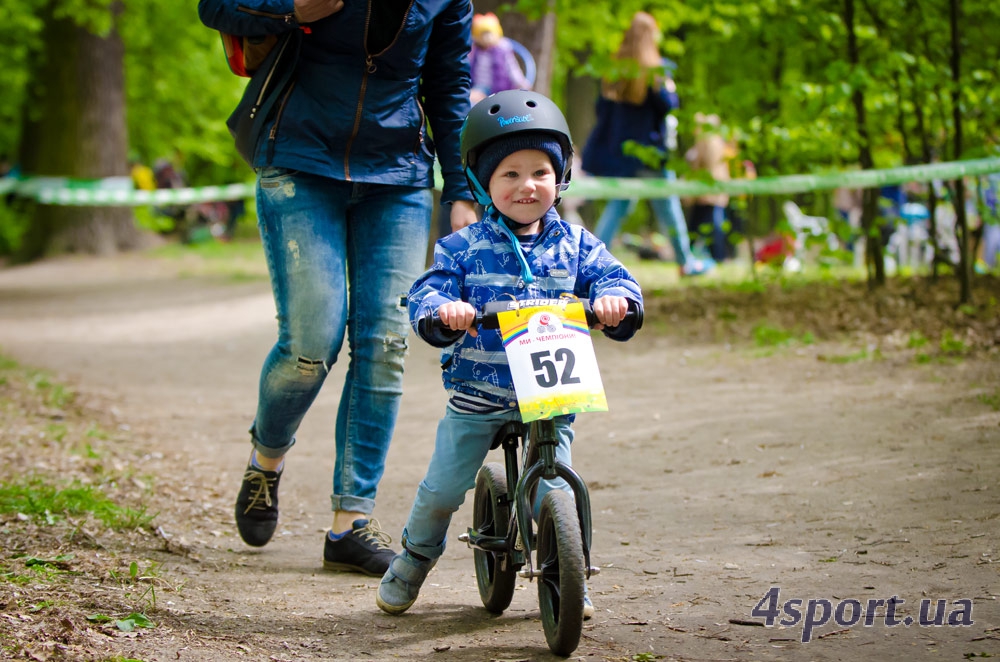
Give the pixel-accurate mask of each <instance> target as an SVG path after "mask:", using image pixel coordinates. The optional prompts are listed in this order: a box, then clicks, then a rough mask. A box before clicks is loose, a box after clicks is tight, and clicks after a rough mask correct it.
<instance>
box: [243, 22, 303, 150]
mask: <svg viewBox="0 0 1000 662" xmlns="http://www.w3.org/2000/svg"><path fill="white" fill-rule="evenodd" d="M301 46H302V31H301V30H289V31H288V32H286V33H284V34H282V35H280V36H278V37H276V40H275V44H274V46H273V47H272V48H271V50H270V51H269V52H268V53H267V56H266V57H265V58H264V60H263V61H262V62H261V63H260V65H259V67H258V68H257V69H256V71H255V72H254V73H253V75H252V76H251V77H250V81H249V82H248V83H247V86H246V89H245V90H244V91H243V97H242V98H241V99H240V102H239V104H238V105H237V106H236V109H235V110H234V111H233V113H232V115H230V116H229V119H228V120H226V125H227V126H228V127H229V132H230V133H231V134H232V135H233V138H235V140H236V149H237V151H238V152H239V153H240V156H242V157H243V160H245V161H246V162H247V163H248V164H249V165H250V166H251V167H253V163H254V156H255V154H256V151H257V142H258V139H259V138H260V134H261V131H262V130H263V128H264V124H265V123H266V122H267V120H268V119H270V116H271V113H272V112H273V111H274V106H275V104H276V103H277V102H278V99H280V98H281V95H282V94H283V93H284V91H285V90H286V89H288V86H289V85H290V84H291V83H292V80H293V78H294V76H295V69H296V65H297V63H298V60H299V51H300V49H301Z"/></svg>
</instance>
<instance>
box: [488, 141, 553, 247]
mask: <svg viewBox="0 0 1000 662" xmlns="http://www.w3.org/2000/svg"><path fill="white" fill-rule="evenodd" d="M489 192H490V197H491V198H493V205H494V206H495V207H496V208H497V210H499V211H500V213H502V214H504V215H505V216H508V217H510V218H512V219H514V220H515V221H517V222H518V223H522V224H527V223H531V225H529V226H527V227H523V228H521V229H518V230H517V233H518V234H533V233H537V232H538V231H539V230H540V229H541V228H540V225H541V224H540V223H536V222H537V221H539V219H541V217H542V216H544V215H545V212H547V211H548V210H549V209H550V208H551V207H552V205H554V204H555V201H556V171H555V169H554V168H553V167H552V161H551V160H549V157H548V155H547V154H546V153H545V152H540V151H538V150H537V149H522V150H519V151H517V152H514V153H513V154H511V155H509V156H508V157H507V158H505V159H504V160H503V161H501V162H500V165H498V166H497V169H496V170H494V171H493V175H492V176H491V177H490V183H489Z"/></svg>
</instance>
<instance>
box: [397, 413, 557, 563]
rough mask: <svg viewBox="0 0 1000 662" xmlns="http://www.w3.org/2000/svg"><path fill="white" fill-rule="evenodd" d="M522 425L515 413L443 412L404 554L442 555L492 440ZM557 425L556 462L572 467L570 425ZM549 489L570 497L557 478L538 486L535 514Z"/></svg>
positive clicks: (406, 530)
mask: <svg viewBox="0 0 1000 662" xmlns="http://www.w3.org/2000/svg"><path fill="white" fill-rule="evenodd" d="M520 420H521V414H520V412H518V411H516V410H514V411H506V412H498V413H495V414H460V413H458V412H456V411H452V410H451V409H448V410H447V412H446V413H445V415H444V418H442V419H441V422H440V423H438V429H437V439H436V440H435V442H434V454H433V455H432V456H431V461H430V465H428V467H427V475H426V476H424V479H423V480H422V481H420V485H419V487H417V496H416V499H414V501H413V508H412V509H411V510H410V517H409V519H408V520H407V522H406V527H405V528H404V529H403V545H404V546H405V547H406V549H408V550H410V551H411V552H416V553H417V554H420V555H421V556H425V557H427V558H428V559H436V558H438V557H439V556H441V554H443V553H444V548H445V543H446V542H447V541H446V538H447V534H448V526H449V525H450V524H451V517H452V515H454V514H455V511H457V510H458V508H459V506H461V505H462V503H463V502H464V501H465V495H466V493H467V492H468V491H469V490H471V489H473V488H474V487H475V486H476V474H477V473H478V472H479V468H480V467H481V466H483V462H484V461H485V460H486V455H487V454H488V453H489V451H490V444H491V443H492V441H493V435H495V434H496V433H497V431H498V430H499V429H500V428H501V427H503V425H504V424H505V423H507V422H509V421H520ZM555 421H556V434H557V435H558V437H559V445H558V446H556V459H557V460H559V461H560V462H565V463H566V464H567V465H570V466H572V460H573V458H572V454H571V453H570V444H572V443H573V428H572V427H571V419H570V418H569V417H567V416H560V417H558V418H556V419H555ZM507 488H508V490H510V491H511V492H513V490H514V486H513V485H508V486H507ZM553 488H559V489H563V490H566V491H569V492H571V490H570V487H569V485H567V484H566V481H564V480H563V479H561V478H557V479H556V480H553V481H548V480H542V481H541V482H540V483H539V485H538V492H537V494H536V496H535V512H536V513H537V511H538V507H539V504H541V500H542V497H543V496H545V494H546V493H547V492H548V491H549V490H551V489H553ZM571 493H572V492H571ZM469 524H470V525H471V524H472V522H469Z"/></svg>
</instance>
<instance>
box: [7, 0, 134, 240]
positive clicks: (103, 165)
mask: <svg viewBox="0 0 1000 662" xmlns="http://www.w3.org/2000/svg"><path fill="white" fill-rule="evenodd" d="M122 7H123V5H122V2H121V1H120V0H115V1H114V2H112V3H111V4H110V5H109V6H108V7H106V8H104V9H103V12H104V13H103V14H101V13H96V14H92V15H89V18H90V19H91V20H90V21H89V24H88V23H83V24H81V23H80V22H78V21H77V20H74V19H71V18H68V17H66V16H65V14H64V13H62V12H60V11H59V8H58V6H57V3H56V2H50V3H49V4H48V5H47V6H46V7H45V8H44V10H43V16H44V17H45V24H46V26H47V27H46V29H45V30H44V31H43V33H42V38H43V40H44V41H43V44H44V46H43V52H42V54H41V56H40V57H39V58H38V65H37V68H36V70H35V73H34V75H33V77H32V81H33V83H32V85H31V86H30V88H29V93H28V103H27V104H26V106H25V108H26V112H27V113H28V115H27V117H26V121H25V124H24V131H23V133H22V137H21V150H20V162H21V166H22V169H23V172H24V174H26V175H34V176H47V177H69V178H74V179H99V178H106V177H114V176H120V177H124V176H127V174H128V173H127V172H126V161H127V150H128V137H127V135H126V130H125V127H126V124H125V78H124V71H123V62H124V46H123V44H122V40H121V38H120V36H119V34H118V31H117V20H118V17H119V16H120V14H121V11H122ZM96 11H97V10H95V12H96ZM141 236H142V235H141V233H140V232H139V231H138V230H137V229H136V227H135V224H134V223H133V220H132V213H131V210H130V209H128V208H126V207H61V206H56V205H38V207H37V209H36V211H35V213H34V215H33V219H32V223H31V225H30V227H29V230H28V233H27V236H26V238H25V242H24V244H23V246H22V249H21V253H22V254H21V257H22V258H25V259H33V258H36V257H39V256H42V255H47V254H52V253H62V252H82V253H97V254H107V253H114V252H116V251H119V250H124V249H129V248H134V247H136V246H137V245H139V243H140V241H141Z"/></svg>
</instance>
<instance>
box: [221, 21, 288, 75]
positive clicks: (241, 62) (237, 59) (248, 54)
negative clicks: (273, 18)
mask: <svg viewBox="0 0 1000 662" xmlns="http://www.w3.org/2000/svg"><path fill="white" fill-rule="evenodd" d="M219 34H221V35H222V47H223V48H224V49H225V51H226V62H227V63H228V64H229V70H230V71H232V72H233V73H234V74H236V75H237V76H243V77H244V78H250V77H251V76H253V73H254V72H255V71H257V69H258V68H260V65H261V63H262V62H263V61H264V58H266V57H267V55H268V53H270V52H271V50H272V49H273V48H274V45H275V44H276V43H278V37H277V35H273V34H269V35H263V36H260V37H240V36H237V35H234V34H226V33H225V32H220V33H219Z"/></svg>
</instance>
